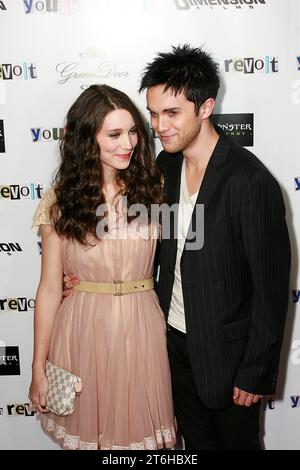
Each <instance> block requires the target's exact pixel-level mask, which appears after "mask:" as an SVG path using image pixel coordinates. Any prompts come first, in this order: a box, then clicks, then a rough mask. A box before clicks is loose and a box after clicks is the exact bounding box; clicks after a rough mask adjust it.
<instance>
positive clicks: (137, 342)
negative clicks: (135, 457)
mask: <svg viewBox="0 0 300 470" xmlns="http://www.w3.org/2000/svg"><path fill="white" fill-rule="evenodd" d="M53 198H54V192H53V190H50V191H48V192H47V193H46V195H45V196H44V198H43V199H42V201H41V202H40V205H39V207H38V209H37V211H36V213H35V216H34V222H33V225H34V226H38V225H41V224H51V222H50V219H49V206H50V205H51V204H52V202H53V200H54V199H53ZM130 225H131V224H130ZM148 228H149V227H148ZM113 230H119V229H117V227H111V226H110V232H109V233H111V232H112V231H113ZM150 231H151V230H150ZM151 233H152V232H151ZM91 242H92V243H93V245H92V246H87V245H81V244H80V243H78V242H76V241H69V240H66V239H64V240H63V242H62V258H63V267H64V272H65V273H67V274H70V273H72V274H75V275H76V276H77V277H78V278H79V279H81V280H85V281H98V282H113V281H114V280H125V281H131V280H141V279H148V278H150V277H151V276H152V272H153V260H154V254H155V248H156V242H157V240H156V238H153V237H151V236H150V237H147V236H146V237H145V236H144V237H143V238H142V237H141V238H136V237H135V238H134V237H133V238H130V237H119V239H110V238H107V239H102V240H95V239H94V238H93V239H92V238H91ZM48 359H49V361H50V362H52V363H54V364H56V365H58V366H60V367H63V368H64V369H67V370H70V371H71V372H72V373H74V374H76V375H79V376H80V377H81V379H82V384H83V387H82V392H81V395H80V397H78V398H76V409H75V412H74V413H73V414H72V415H70V416H66V417H60V416H56V415H54V414H52V413H47V414H42V415H40V419H41V423H42V427H43V429H44V431H45V432H47V433H48V434H50V435H51V436H52V437H53V438H54V439H55V440H56V441H57V442H59V444H60V445H61V446H62V447H63V448H65V449H86V450H97V449H101V450H102V449H103V450H107V449H132V450H140V449H141V450H142V449H159V448H164V447H165V448H171V447H173V446H174V444H175V441H176V436H175V434H176V433H175V424H174V416H173V405H172V395H171V380H170V370H169V363H168V356H167V348H166V324H165V319H164V316H163V313H162V311H161V309H160V306H159V302H158V298H157V296H156V293H155V292H154V290H150V291H146V292H137V293H133V294H125V295H122V296H113V295H111V294H96V293H86V292H78V291H74V293H73V294H72V295H71V296H69V297H67V298H66V299H65V300H64V301H63V302H62V304H61V306H60V308H59V310H58V312H57V314H56V317H55V320H54V327H53V331H52V336H51V344H50V351H49V356H48Z"/></svg>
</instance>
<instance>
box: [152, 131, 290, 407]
mask: <svg viewBox="0 0 300 470" xmlns="http://www.w3.org/2000/svg"><path fill="white" fill-rule="evenodd" d="M182 161H183V157H182V154H181V153H177V154H168V153H166V152H164V151H163V152H161V153H160V155H159V156H158V158H157V164H158V166H159V167H160V168H161V169H162V170H163V172H164V175H165V192H166V195H167V199H168V203H169V204H170V205H172V204H174V203H176V202H177V203H178V201H179V189H180V173H181V166H182ZM199 203H202V204H204V205H205V221H204V233H205V240H204V246H203V248H202V249H201V250H198V251H188V250H186V249H184V251H183V254H182V258H181V277H182V289H183V298H184V307H185V317H186V328H187V343H188V350H189V355H190V359H191V365H192V370H193V374H194V378H195V383H196V386H197V390H198V393H199V396H200V398H201V400H202V402H203V403H204V404H205V405H206V406H208V407H209V408H212V409H220V408H223V407H226V406H229V405H230V404H231V403H232V393H233V387H234V385H236V386H238V387H239V388H241V389H242V390H245V391H248V392H252V393H257V394H262V395H265V394H273V393H274V391H275V385H276V380H277V369H278V363H279V356H280V349H281V343H282V337H283V331H284V323H285V318H286V313H287V306H288V292H289V273H290V242H289V235H288V230H287V226H286V222H285V207H284V202H283V198H282V194H281V190H280V187H279V185H278V183H277V182H276V181H275V179H274V178H273V177H272V176H271V174H270V173H269V171H268V170H267V169H266V168H265V166H264V165H263V164H262V163H261V162H260V161H259V160H258V159H257V158H256V157H255V156H254V155H253V154H252V153H250V152H249V151H248V150H246V149H244V148H242V147H239V146H237V145H235V144H233V143H230V142H229V141H228V140H227V139H226V138H225V137H224V136H220V139H219V141H218V143H217V145H216V148H215V150H214V152H213V154H212V157H211V159H210V161H209V164H208V166H207V170H206V173H205V176H204V179H203V182H202V185H201V188H200V191H199V195H198V199H197V204H199ZM194 216H195V213H194V214H193V217H192V222H191V223H192V224H195V220H194V219H195V217H194ZM172 230H174V227H171V239H170V240H162V242H161V247H160V260H159V261H160V277H159V282H158V286H157V291H158V296H159V299H160V303H161V306H162V309H163V311H164V313H165V316H166V318H167V317H168V311H169V306H170V301H171V295H172V288H173V282H174V267H175V261H176V247H177V243H176V240H175V239H174V236H173V237H172V233H174V232H172Z"/></svg>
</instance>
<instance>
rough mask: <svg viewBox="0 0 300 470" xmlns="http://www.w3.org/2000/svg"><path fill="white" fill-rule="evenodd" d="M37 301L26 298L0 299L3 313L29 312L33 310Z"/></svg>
mask: <svg viewBox="0 0 300 470" xmlns="http://www.w3.org/2000/svg"><path fill="white" fill-rule="evenodd" d="M34 305H35V299H27V298H26V297H16V298H7V299H3V298H2V299H0V311H1V312H28V310H33V309H34Z"/></svg>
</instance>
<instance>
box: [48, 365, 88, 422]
mask: <svg viewBox="0 0 300 470" xmlns="http://www.w3.org/2000/svg"><path fill="white" fill-rule="evenodd" d="M46 375H47V378H48V382H49V390H48V395H47V399H46V406H47V408H48V409H49V410H50V411H51V412H52V413H55V414H57V415H59V416H67V415H70V414H72V413H73V411H74V410H75V398H76V395H78V394H79V393H80V392H81V388H82V382H81V378H80V377H78V376H77V375H74V374H72V373H71V372H69V371H67V370H65V369H62V368H61V367H58V366H55V365H54V364H52V363H51V362H49V361H46Z"/></svg>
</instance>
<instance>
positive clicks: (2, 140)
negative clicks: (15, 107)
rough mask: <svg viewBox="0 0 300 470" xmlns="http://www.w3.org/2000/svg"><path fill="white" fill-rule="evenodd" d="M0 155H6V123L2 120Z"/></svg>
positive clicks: (0, 122) (0, 123) (0, 126)
mask: <svg viewBox="0 0 300 470" xmlns="http://www.w3.org/2000/svg"><path fill="white" fill-rule="evenodd" d="M0 153H5V139H4V122H3V121H2V120H1V119H0Z"/></svg>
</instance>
